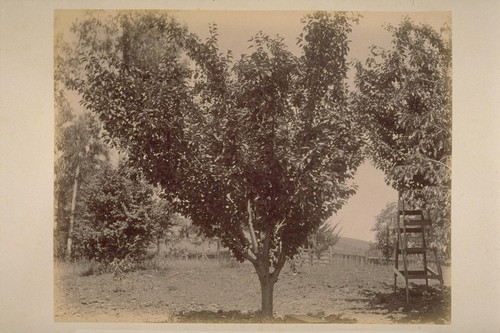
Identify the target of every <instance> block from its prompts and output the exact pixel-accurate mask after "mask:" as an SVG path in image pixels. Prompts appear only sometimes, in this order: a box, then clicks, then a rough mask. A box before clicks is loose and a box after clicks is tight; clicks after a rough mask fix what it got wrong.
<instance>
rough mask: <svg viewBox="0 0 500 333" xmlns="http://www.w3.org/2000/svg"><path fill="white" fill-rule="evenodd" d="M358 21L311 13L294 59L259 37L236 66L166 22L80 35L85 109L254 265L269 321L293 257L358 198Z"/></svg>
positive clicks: (82, 29) (84, 27)
mask: <svg viewBox="0 0 500 333" xmlns="http://www.w3.org/2000/svg"><path fill="white" fill-rule="evenodd" d="M356 20H357V18H356V17H351V16H349V15H347V14H345V13H333V14H331V13H313V14H310V15H307V16H305V17H304V19H303V21H302V24H303V25H304V29H303V33H302V34H301V35H300V36H299V37H298V40H297V44H298V45H299V47H300V49H301V51H302V52H301V54H300V55H299V56H296V55H294V54H292V53H291V52H290V51H289V50H288V49H287V46H286V45H285V42H284V40H283V39H282V38H280V37H279V36H278V37H270V36H268V35H266V34H264V33H262V32H259V33H257V34H256V35H255V36H254V37H253V38H251V40H250V41H248V42H249V43H250V45H249V53H248V54H243V55H242V56H241V58H239V59H238V60H237V61H234V60H233V58H232V55H231V53H230V52H227V53H224V52H221V51H220V50H219V46H218V30H217V26H216V25H211V26H210V36H209V37H208V38H207V39H206V40H201V39H200V38H199V37H197V36H196V35H194V34H191V33H189V32H188V30H187V28H185V27H183V26H181V25H179V24H178V23H177V22H176V21H175V20H174V19H173V18H171V17H170V16H168V14H165V13H160V12H140V13H120V14H119V15H117V16H115V17H114V18H113V19H112V21H108V22H104V21H96V20H94V21H92V20H88V21H84V22H83V23H81V24H80V25H79V26H77V27H76V28H75V31H76V32H79V33H80V38H79V40H80V41H83V43H81V44H80V45H79V47H78V49H77V51H78V52H79V53H80V55H81V59H82V67H83V68H84V69H85V70H84V72H83V74H82V75H80V76H79V78H78V79H77V80H75V81H74V87H75V88H76V89H77V90H78V92H79V93H80V94H81V97H82V101H83V104H84V105H85V106H86V107H87V108H88V109H90V110H92V111H94V112H95V113H96V114H98V115H99V118H100V119H101V121H102V122H103V125H104V128H105V130H106V131H107V132H108V134H109V136H110V137H111V138H112V140H113V142H114V144H116V145H117V146H118V147H119V148H120V149H122V150H124V151H126V153H127V155H128V157H129V160H130V163H131V164H132V165H133V166H134V167H136V168H138V169H140V170H141V171H142V172H143V173H144V174H145V175H146V177H147V178H148V179H149V181H151V182H152V183H155V184H159V185H160V186H161V187H162V188H163V189H164V190H165V193H166V194H167V195H169V196H170V200H171V202H173V203H174V205H175V208H176V210H177V211H179V212H181V213H182V214H183V215H185V216H187V217H189V218H190V219H191V220H192V221H193V224H195V225H196V226H198V227H199V228H200V229H201V230H202V232H203V233H204V234H205V235H206V236H208V237H213V236H217V237H219V238H220V239H221V240H222V243H223V244H224V245H225V246H227V247H228V248H229V249H230V250H231V251H232V253H233V255H234V256H235V257H236V258H237V259H238V260H240V261H244V260H247V261H249V262H250V263H252V265H253V266H254V268H255V270H256V272H257V275H258V278H259V281H260V285H261V292H262V314H263V315H264V316H265V317H270V316H272V314H273V290H274V285H275V283H276V282H277V281H278V276H279V274H280V271H281V269H282V268H283V266H284V264H285V262H286V259H287V258H291V257H293V256H294V255H295V254H296V253H297V251H298V248H299V247H300V246H301V245H302V244H304V242H305V241H306V240H307V237H308V235H309V234H310V233H311V232H312V231H315V230H316V229H317V228H318V226H319V225H320V224H321V223H322V222H324V221H325V220H326V219H327V218H328V217H330V216H331V215H332V214H333V213H334V212H336V211H337V210H338V209H340V207H342V205H343V204H344V203H345V202H346V200H347V199H348V197H349V196H351V195H352V194H353V193H354V192H355V188H354V185H353V184H352V183H351V182H350V180H351V179H352V178H353V175H354V172H355V170H356V168H357V166H358V165H359V164H360V163H361V161H362V159H363V156H362V154H361V152H362V149H361V147H362V145H363V140H362V139H361V135H360V131H361V127H360V126H359V125H358V124H356V123H355V119H354V116H353V115H352V110H351V109H350V108H349V103H348V102H349V101H348V93H347V85H346V83H345V79H346V73H347V69H348V64H347V61H346V56H347V53H348V50H349V47H348V44H349V41H348V34H349V33H350V31H351V25H352V23H353V22H355V21H356ZM92 22H94V23H92ZM89 24H94V27H95V29H97V30H99V29H107V31H108V33H106V34H99V33H95V31H96V30H92V29H88V27H89ZM112 26H113V27H116V29H115V28H113V29H111V28H110V27H112ZM111 32H113V33H111ZM93 45H106V48H95V47H94V46H93ZM167 45H168V47H167ZM103 50H104V51H103ZM146 56H150V57H149V58H148V57H146Z"/></svg>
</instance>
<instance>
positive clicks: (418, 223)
mask: <svg viewBox="0 0 500 333" xmlns="http://www.w3.org/2000/svg"><path fill="white" fill-rule="evenodd" d="M403 223H404V224H405V225H408V226H412V225H416V226H424V225H431V224H432V221H431V220H406V221H404V222H403Z"/></svg>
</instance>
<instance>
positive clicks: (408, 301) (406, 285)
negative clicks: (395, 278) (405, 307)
mask: <svg viewBox="0 0 500 333" xmlns="http://www.w3.org/2000/svg"><path fill="white" fill-rule="evenodd" d="M405 292H406V304H408V303H410V290H409V289H408V279H407V278H406V279H405Z"/></svg>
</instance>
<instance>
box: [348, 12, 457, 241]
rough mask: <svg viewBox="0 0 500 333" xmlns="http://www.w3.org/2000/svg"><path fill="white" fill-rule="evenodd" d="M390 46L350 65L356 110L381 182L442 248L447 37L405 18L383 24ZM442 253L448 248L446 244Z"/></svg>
mask: <svg viewBox="0 0 500 333" xmlns="http://www.w3.org/2000/svg"><path fill="white" fill-rule="evenodd" d="M387 30H388V31H389V32H390V33H391V34H392V37H393V39H392V47H391V48H390V49H383V48H380V47H376V46H374V47H372V55H371V56H370V57H369V58H368V60H367V61H366V64H365V65H364V66H363V65H362V64H361V63H358V64H357V74H356V80H355V81H356V85H357V88H358V90H359V92H358V94H357V96H356V108H357V109H358V110H359V115H360V117H361V118H360V119H362V121H361V123H362V124H363V125H364V127H365V128H366V131H367V133H368V134H369V135H368V136H369V138H370V139H369V140H370V143H371V144H370V145H369V147H370V151H371V156H372V158H373V160H374V161H375V164H376V166H377V167H378V168H380V169H381V170H383V171H384V172H385V173H386V175H387V181H388V182H389V183H390V184H391V185H392V186H393V187H394V188H395V189H397V190H398V191H401V192H403V193H404V196H405V198H406V199H408V200H409V201H410V202H412V203H413V204H417V205H419V206H423V208H426V209H428V210H430V211H432V212H433V216H434V217H435V218H436V220H437V221H438V226H440V227H439V228H437V229H436V233H437V234H436V235H435V236H436V237H437V238H436V239H439V244H437V243H436V244H435V245H438V246H440V247H441V248H442V249H445V247H448V242H449V229H450V222H451V221H450V216H451V120H452V117H451V112H452V90H451V34H450V30H449V29H447V28H446V27H444V28H443V29H442V31H441V33H440V32H437V31H435V30H434V29H433V28H431V27H430V26H428V25H424V24H415V23H414V22H412V21H411V20H410V19H408V18H405V19H404V20H403V21H402V22H401V23H400V24H399V25H398V26H388V27H387ZM448 250H449V247H448Z"/></svg>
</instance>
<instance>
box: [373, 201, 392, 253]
mask: <svg viewBox="0 0 500 333" xmlns="http://www.w3.org/2000/svg"><path fill="white" fill-rule="evenodd" d="M396 213H397V203H396V202H392V203H390V204H388V205H387V206H386V207H385V208H384V209H383V210H382V211H381V212H380V214H379V215H377V219H376V222H375V226H374V227H373V228H372V231H375V243H374V247H375V248H376V249H378V250H380V252H382V255H383V256H384V258H385V260H386V262H388V261H389V260H390V259H391V258H392V256H393V255H394V251H395V250H396V242H397V237H396V228H397V220H396Z"/></svg>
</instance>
